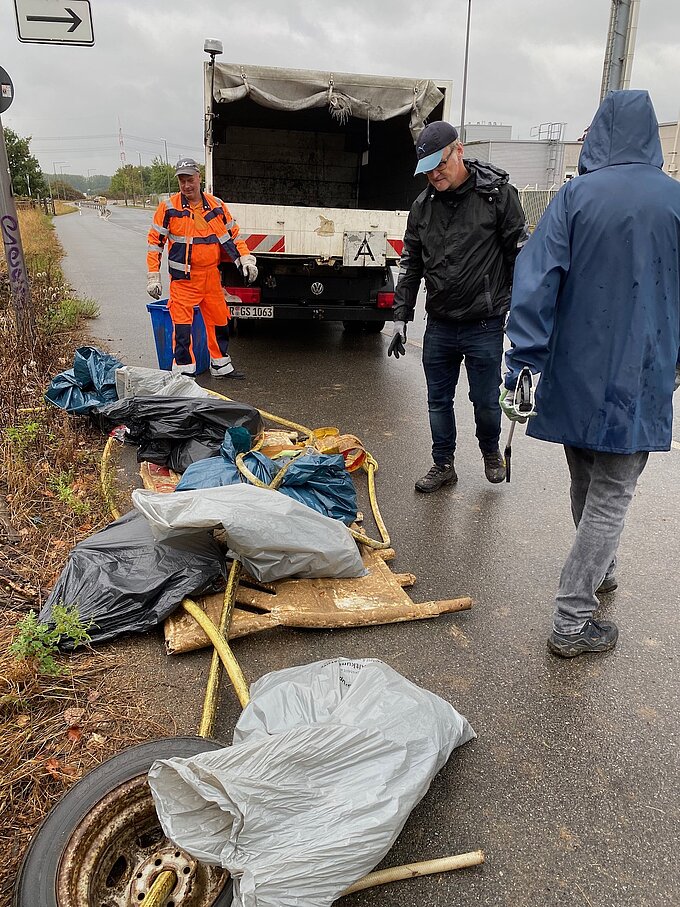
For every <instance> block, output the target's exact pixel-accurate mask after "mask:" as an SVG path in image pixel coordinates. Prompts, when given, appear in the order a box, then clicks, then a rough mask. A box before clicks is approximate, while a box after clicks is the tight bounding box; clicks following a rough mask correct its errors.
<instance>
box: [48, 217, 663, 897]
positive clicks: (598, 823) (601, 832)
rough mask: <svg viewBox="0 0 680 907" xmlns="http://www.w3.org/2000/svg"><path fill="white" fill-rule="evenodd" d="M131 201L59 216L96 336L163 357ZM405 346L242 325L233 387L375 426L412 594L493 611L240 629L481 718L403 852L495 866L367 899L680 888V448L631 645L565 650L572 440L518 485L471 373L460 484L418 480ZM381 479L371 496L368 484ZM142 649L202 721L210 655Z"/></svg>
mask: <svg viewBox="0 0 680 907" xmlns="http://www.w3.org/2000/svg"><path fill="white" fill-rule="evenodd" d="M112 211H113V213H112V216H111V218H110V219H109V220H108V221H104V220H102V219H100V218H98V217H97V216H96V215H95V214H94V213H93V212H90V211H84V212H83V214H82V215H77V214H76V215H70V216H68V217H60V218H57V219H56V225H57V230H58V234H59V237H60V239H61V241H62V243H63V245H64V248H65V249H66V251H67V257H66V260H65V271H66V274H67V277H68V279H69V280H70V281H71V282H72V284H73V285H74V286H75V287H76V288H77V289H78V290H79V291H80V292H81V293H83V294H85V295H88V296H91V297H93V298H95V299H96V300H97V302H98V303H99V305H100V307H101V315H100V317H99V318H98V319H97V320H96V321H94V322H93V332H94V334H95V335H96V336H98V337H100V338H101V339H102V340H104V341H105V342H106V343H107V346H108V348H109V349H110V350H111V351H112V352H114V353H116V354H117V355H118V356H119V357H120V358H122V359H123V360H124V361H125V362H126V363H127V364H130V365H145V366H155V365H156V362H155V355H154V344H153V338H152V334H151V327H150V323H149V320H148V315H147V312H146V308H145V303H146V301H147V297H146V294H145V281H146V266H145V260H144V257H145V252H146V239H145V234H146V230H147V227H148V223H149V221H150V217H151V214H150V212H148V211H147V212H141V211H132V210H121V209H116V208H113V209H112ZM164 279H165V278H164ZM413 334H414V336H416V337H417V332H416V331H414V332H413ZM387 343H388V338H387V331H386V332H385V333H384V334H383V335H378V336H362V335H360V336H348V335H345V334H344V333H343V331H342V329H341V327H340V326H336V325H308V326H276V325H273V324H269V325H263V324H258V325H256V326H254V328H253V329H251V330H249V331H247V332H245V333H243V334H242V335H240V336H238V337H236V338H235V339H234V341H233V345H232V350H231V351H232V355H233V358H234V360H235V362H236V363H237V365H238V366H239V368H242V369H244V370H245V372H246V373H247V380H246V381H244V382H240V383H239V384H238V386H237V387H234V385H230V386H229V389H228V391H227V393H229V392H231V394H232V395H233V396H238V398H240V399H241V400H244V401H246V402H249V403H252V404H254V405H256V406H259V407H261V408H264V409H267V410H269V411H270V412H275V413H277V414H279V415H282V416H285V417H288V418H291V419H293V420H296V421H299V422H302V423H303V424H306V425H309V426H311V427H315V426H321V425H337V426H339V427H340V428H341V429H342V430H343V431H349V432H352V433H354V434H357V435H358V436H359V437H361V438H362V439H363V440H364V442H365V444H366V446H367V448H368V449H369V450H370V451H371V452H372V453H373V454H374V456H375V457H376V458H377V460H378V462H379V464H380V469H379V473H378V479H377V481H378V493H379V498H380V504H381V509H382V512H383V516H384V518H385V520H386V523H387V526H388V528H389V530H390V533H391V536H392V539H393V543H394V547H395V548H396V550H397V560H396V561H395V562H394V564H393V567H394V569H395V570H397V571H410V572H413V573H415V574H416V575H417V577H418V581H417V584H416V586H415V587H414V589H413V591H412V595H413V598H414V599H415V600H416V601H429V600H432V599H446V598H451V597H454V596H457V595H461V594H471V595H472V596H473V598H474V599H475V607H474V609H473V610H472V611H470V612H467V613H461V614H458V615H449V616H443V617H439V618H436V619H434V620H428V621H419V622H414V623H408V624H396V625H392V626H386V627H376V628H368V629H358V630H346V631H316V632H302V631H291V630H283V629H281V630H274V631H270V632H268V633H266V634H261V635H259V636H254V637H250V638H247V639H243V640H239V641H237V642H236V643H235V644H234V650H235V652H236V655H237V657H238V659H239V661H240V663H241V665H242V667H243V670H244V672H245V674H246V676H247V677H248V678H249V679H250V680H253V679H255V678H257V677H259V676H260V675H262V674H263V673H266V672H267V671H270V670H274V669H278V668H282V667H284V666H288V665H292V664H296V663H304V662H308V661H313V660H317V659H323V658H328V657H331V656H337V655H345V656H349V657H352V658H358V657H363V656H371V657H378V658H381V659H383V660H384V661H386V662H387V663H389V664H390V665H392V666H393V667H394V668H395V669H397V670H398V671H400V672H401V673H402V674H404V675H405V676H406V677H408V678H409V679H410V680H412V681H414V682H415V683H417V684H420V685H421V686H423V687H426V688H428V689H430V690H433V691H434V692H436V693H438V694H439V695H440V696H443V697H444V698H445V699H447V700H448V701H450V702H451V703H452V704H453V705H454V706H455V707H456V708H457V709H458V710H459V711H460V712H462V713H463V714H464V715H466V716H467V718H468V719H469V720H470V722H471V723H472V725H473V727H474V728H475V730H476V731H477V734H478V738H477V740H475V741H473V742H471V743H469V744H467V745H466V746H464V747H463V748H461V749H460V750H458V751H457V752H455V753H454V754H453V756H452V757H451V759H450V760H449V762H448V764H447V765H446V766H445V767H444V769H443V770H442V771H441V773H440V774H439V776H438V777H437V778H436V779H435V781H434V783H433V784H432V787H431V789H430V791H429V792H428V794H427V795H426V796H425V798H424V800H423V801H422V802H421V804H420V805H419V806H418V808H417V809H416V810H415V812H414V813H413V815H412V816H411V818H410V819H409V821H408V823H407V825H406V827H405V829H404V831H403V833H402V835H401V836H400V838H399V840H398V841H397V843H396V844H395V846H394V848H393V850H392V851H391V852H390V854H389V855H388V857H387V859H386V860H385V864H386V865H394V864H399V863H403V862H408V861H415V860H423V859H429V858H436V857H440V856H444V855H446V854H452V853H458V852H463V851H467V850H473V849H475V848H478V847H481V848H483V849H484V850H485V851H486V855H487V859H486V863H485V865H484V866H483V867H479V868H477V869H474V870H466V871H464V872H459V873H450V874H448V875H442V876H435V877H431V878H427V879H420V880H415V881H411V882H408V883H401V884H398V885H393V886H388V887H386V888H383V889H375V890H373V891H368V892H365V893H363V894H359V895H355V896H354V898H353V899H348V900H347V903H348V904H356V905H375V904H378V903H380V904H382V905H400V907H406V905H409V907H410V905H413V904H416V903H422V904H428V905H441V907H444V905H446V907H450V905H457V904H460V905H463V904H465V905H470V907H473V905H474V907H477V905H508V907H510V905H512V907H515V905H517V907H519V905H522V907H546V905H576V907H581V905H582V907H596V905H597V907H605V905H611V907H644V905H650V907H651V905H661V904H664V905H671V904H679V903H680V859H679V858H678V855H677V846H678V840H679V839H680V808H679V804H680V784H679V780H678V779H679V774H678V768H679V751H678V744H679V742H680V737H679V733H678V715H679V713H680V710H679V708H678V706H679V699H680V697H679V681H680V670H679V660H678V644H679V639H678V598H679V594H678V554H679V550H680V543H679V541H678V528H677V527H678V502H679V498H680V495H679V492H678V475H679V470H680V449H674V450H672V451H671V452H670V453H667V454H654V455H652V456H651V458H650V462H649V466H648V468H647V470H646V472H645V473H644V474H643V477H642V479H641V481H640V485H639V488H638V491H637V493H636V496H635V500H634V502H633V504H632V506H631V510H630V513H629V518H628V525H627V528H626V531H625V533H624V537H623V541H622V544H621V549H620V567H619V570H618V579H619V583H620V585H619V589H618V591H617V592H616V593H614V594H613V595H609V596H606V597H604V598H603V601H602V609H601V610H602V613H603V614H606V615H607V616H608V617H611V618H614V619H615V620H616V621H617V623H618V624H619V627H620V630H621V637H620V642H619V645H618V647H617V649H616V650H615V651H614V652H613V653H611V654H609V655H606V656H598V657H591V658H579V659H576V660H574V661H562V660H558V659H555V658H554V657H552V656H551V655H549V654H548V653H547V651H546V646H545V640H546V637H547V634H548V631H549V629H550V625H551V613H552V597H553V595H554V592H555V588H556V584H557V580H558V576H559V572H560V568H561V564H562V562H563V560H564V557H565V555H566V553H567V551H568V549H569V546H570V544H571V541H572V537H573V527H572V526H571V521H570V514H569V501H568V485H567V470H566V465H565V462H564V456H563V453H562V451H561V449H560V448H558V447H557V446H556V445H551V444H546V443H542V442H537V441H534V440H531V439H528V438H526V437H524V436H523V434H522V432H521V431H518V432H517V434H516V436H515V441H514V444H513V467H514V468H513V481H512V483H511V484H509V485H506V484H503V485H499V486H492V485H489V484H488V483H487V482H486V481H485V479H484V475H483V471H482V463H481V459H480V456H479V452H478V450H477V447H476V441H475V438H474V426H473V420H472V409H471V405H470V404H469V403H468V401H467V399H466V393H465V390H464V388H461V391H460V393H459V403H458V405H457V415H458V422H459V449H458V451H457V456H456V467H457V470H458V474H459V477H460V478H459V482H458V484H457V485H456V486H455V487H450V488H447V489H445V490H442V491H440V492H439V493H437V494H434V495H427V496H424V495H418V494H417V493H416V492H415V491H414V488H413V483H414V481H415V479H416V478H418V476H419V475H421V474H422V473H424V472H425V471H426V470H427V469H428V468H429V466H430V453H429V450H430V439H429V431H428V424H427V413H426V403H425V390H424V380H423V376H422V370H421V365H420V350H419V348H418V343H419V342H418V341H417V340H416V342H414V343H411V344H409V349H408V353H407V356H406V357H405V359H400V360H399V361H398V362H395V361H394V360H388V359H387V356H386V349H387ZM201 380H203V379H201ZM208 381H210V379H208ZM213 386H214V387H215V389H218V388H219V389H221V387H220V383H219V382H215V383H214V385H213ZM504 437H505V435H504ZM675 437H676V440H678V437H679V435H678V429H677V428H676V434H675ZM360 492H361V494H362V496H363V502H362V503H363V506H364V509H365V510H368V503H367V499H366V496H365V487H364V486H361V487H360ZM124 644H125V645H126V646H129V649H130V664H131V670H134V671H137V672H140V673H142V674H144V672H146V675H147V676H148V677H149V681H150V682H149V696H150V698H152V699H153V697H154V696H159V697H161V698H163V699H164V700H165V701H166V702H167V701H168V700H170V701H173V702H174V703H176V715H177V722H178V730H180V731H184V732H189V733H191V732H192V731H193V729H194V728H195V726H196V724H197V721H198V717H199V714H200V709H201V703H202V691H203V687H204V679H205V674H206V671H207V665H208V657H207V655H206V653H197V654H195V655H192V656H179V657H176V658H168V657H166V656H165V655H164V654H163V649H162V644H161V638H160V634H151V635H150V636H148V637H147V638H145V639H130V640H127V641H126V642H125V643H124ZM237 715H238V706H237V704H236V701H235V697H234V696H233V694H232V693H231V691H230V689H229V688H228V687H224V688H223V692H222V697H221V708H220V715H219V728H218V736H219V737H220V739H223V740H225V741H227V742H228V741H229V740H230V735H231V729H232V728H233V724H234V721H235V720H236V717H237Z"/></svg>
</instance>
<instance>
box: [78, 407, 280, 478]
mask: <svg viewBox="0 0 680 907" xmlns="http://www.w3.org/2000/svg"><path fill="white" fill-rule="evenodd" d="M92 416H93V418H94V419H95V420H96V421H97V423H98V424H99V426H100V428H102V429H103V430H104V431H106V432H109V431H111V429H113V428H116V427H117V426H119V425H125V426H126V427H127V429H128V433H127V434H126V438H125V440H126V441H129V442H130V443H132V444H138V445H139V450H138V451H137V460H138V462H140V463H141V462H142V461H143V460H148V461H149V462H150V463H156V464H157V465H158V466H169V467H170V469H174V471H175V472H180V473H181V472H184V470H185V469H186V468H187V467H188V466H189V465H190V464H191V463H195V462H197V461H198V460H204V459H206V458H207V457H215V456H217V454H218V453H219V450H220V446H221V445H222V442H223V441H224V433H225V431H226V430H227V428H231V427H233V426H236V425H239V426H243V427H244V428H247V429H248V431H249V432H250V434H251V435H252V436H253V437H254V436H255V435H257V434H259V433H260V432H261V431H262V428H263V423H262V417H261V416H260V413H259V412H258V411H257V410H256V409H255V407H254V406H249V405H248V404H247V403H237V402H236V401H231V400H220V399H219V398H217V397H214V398H209V399H201V398H195V397H193V398H192V397H127V398H126V399H124V400H119V401H118V402H117V403H110V404H109V405H108V406H100V407H97V409H95V410H93V411H92Z"/></svg>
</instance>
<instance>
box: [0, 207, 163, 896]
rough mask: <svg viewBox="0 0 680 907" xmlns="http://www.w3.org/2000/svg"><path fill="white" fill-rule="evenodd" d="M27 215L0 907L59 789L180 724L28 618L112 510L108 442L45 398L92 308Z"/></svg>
mask: <svg viewBox="0 0 680 907" xmlns="http://www.w3.org/2000/svg"><path fill="white" fill-rule="evenodd" d="M19 218H20V226H21V235H22V241H23V247H24V255H25V258H26V264H27V268H28V271H29V275H30V281H31V293H32V306H33V310H34V312H35V313H36V319H35V320H36V331H35V334H34V335H32V336H30V337H27V336H25V335H23V336H22V335H19V334H18V332H17V330H16V326H15V320H14V311H13V304H12V297H11V287H10V284H9V281H8V278H7V271H6V267H5V263H4V260H2V259H1V258H0V376H1V377H0V411H1V412H2V413H3V423H2V429H1V431H0V589H2V591H3V593H4V595H3V599H4V604H5V607H4V609H3V610H2V611H1V612H0V765H2V772H1V773H0V847H2V849H3V853H4V854H5V855H6V859H5V860H3V862H2V866H0V907H6V905H9V904H10V903H11V902H12V886H13V881H14V878H15V876H16V873H17V870H18V866H19V862H20V860H21V857H22V855H23V852H24V850H25V847H26V845H27V844H28V842H29V840H30V838H31V836H32V834H33V832H34V830H35V828H36V826H37V825H38V824H39V822H40V821H41V820H42V818H43V817H44V815H45V814H46V813H47V812H48V811H49V809H50V808H51V807H52V806H53V805H54V803H55V802H56V801H57V800H58V799H59V797H60V796H61V795H62V794H63V793H64V790H65V789H66V788H68V787H69V786H70V785H71V784H73V783H74V782H75V781H77V780H78V779H79V778H80V777H81V776H82V775H83V774H84V773H85V772H86V771H87V770H88V769H90V768H92V767H93V766H94V765H95V764H97V763H98V762H100V761H101V760H102V759H104V758H107V757H108V756H110V755H112V754H114V753H115V752H118V751H119V750H121V749H123V748H125V747H126V746H129V745H131V744H134V743H139V742H141V741H143V740H145V739H148V738H149V737H151V736H167V735H168V734H172V733H173V728H172V721H171V719H170V718H169V717H168V715H167V712H166V713H165V714H160V715H158V716H153V717H152V716H151V715H150V714H148V705H147V703H146V697H145V695H144V692H143V691H140V690H137V689H135V688H134V686H131V684H132V683H133V682H132V681H131V680H130V678H129V676H127V672H126V670H125V667H126V662H125V657H124V652H123V651H122V650H117V649H114V648H113V647H108V648H106V649H98V650H97V651H96V652H93V651H91V650H88V649H86V650H84V653H81V651H80V650H79V651H78V653H76V654H74V655H69V656H64V655H60V654H58V652H57V651H56V649H55V650H54V653H53V655H54V657H53V658H52V654H51V652H50V649H49V646H50V645H51V643H52V639H51V637H50V636H49V633H47V628H44V629H41V626H40V625H39V624H37V622H36V621H35V620H32V619H30V618H29V620H28V622H27V620H26V618H27V615H28V614H29V613H30V611H31V610H32V611H35V612H38V611H39V610H40V607H41V605H42V603H43V602H44V600H45V598H46V596H47V594H48V592H49V590H50V589H51V587H52V586H53V585H54V582H55V581H56V579H57V578H58V576H59V574H60V572H61V570H62V568H63V566H64V563H65V560H66V558H67V556H68V553H69V551H70V550H71V548H73V547H74V546H75V545H76V544H77V543H78V542H79V541H81V540H82V539H84V538H86V537H88V536H89V535H91V534H92V533H93V532H95V531H96V530H97V529H100V528H102V527H103V526H105V525H107V524H108V523H109V522H110V521H111V517H110V513H109V509H108V506H107V504H106V502H105V500H104V497H103V495H102V491H101V488H100V483H99V466H100V457H101V452H102V450H103V447H104V439H103V438H102V437H101V434H100V433H99V432H95V431H94V430H92V429H91V428H90V427H89V423H88V422H86V420H84V419H81V418H75V417H70V416H68V415H66V414H65V413H63V412H62V411H60V410H57V409H56V408H54V407H52V406H48V405H46V404H45V402H44V392H45V390H46V388H47V385H48V383H49V380H50V378H51V377H52V376H53V375H54V374H55V373H57V372H59V371H63V370H64V369H67V368H70V367H71V365H72V363H73V354H74V351H75V349H76V348H77V347H78V346H80V345H82V344H83V337H84V334H85V332H86V326H85V319H86V318H88V317H93V316H94V315H96V314H97V307H96V304H95V303H94V302H93V301H92V300H83V299H78V298H77V297H76V296H75V295H74V294H73V292H72V290H71V289H70V288H69V287H68V286H67V285H66V284H65V281H64V277H63V274H62V271H61V266H60V262H61V257H62V250H61V247H60V245H59V242H58V240H57V237H56V235H55V232H54V229H53V227H52V224H51V222H50V219H49V218H47V217H46V216H45V215H44V214H43V213H42V212H41V211H38V210H27V211H21V212H20V215H19ZM29 630H31V633H32V635H31V634H29V633H28V631H29ZM29 636H30V638H29ZM43 650H44V651H43ZM21 652H23V653H24V655H25V657H24V658H17V653H21ZM41 653H42V654H41ZM42 655H44V657H42Z"/></svg>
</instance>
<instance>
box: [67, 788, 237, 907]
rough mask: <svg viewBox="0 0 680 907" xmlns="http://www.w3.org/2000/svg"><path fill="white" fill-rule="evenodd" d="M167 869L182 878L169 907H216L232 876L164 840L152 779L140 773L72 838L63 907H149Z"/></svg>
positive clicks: (93, 813)
mask: <svg viewBox="0 0 680 907" xmlns="http://www.w3.org/2000/svg"><path fill="white" fill-rule="evenodd" d="M164 870H171V871H173V872H174V873H175V875H176V876H177V882H176V884H175V888H174V889H173V892H172V894H171V895H170V897H169V898H168V900H167V905H166V907H211V905H213V904H214V903H215V901H216V899H217V897H218V896H219V894H220V893H221V892H222V891H223V889H224V887H225V885H226V883H227V880H228V878H229V874H228V873H227V872H226V870H223V869H221V868H220V867H216V866H208V865H206V864H204V863H199V862H198V861H197V860H195V859H194V858H193V857H190V856H189V854H187V853H186V852H185V851H183V850H181V849H180V848H179V847H176V846H175V845H174V844H172V842H170V841H169V840H168V839H167V838H166V837H165V836H164V834H163V831H162V829H161V826H160V824H159V822H158V817H157V816H156V810H155V808H154V804H153V799H152V797H151V791H150V789H149V786H148V784H147V781H146V775H145V774H144V775H139V776H137V777H136V778H133V779H132V780H131V781H127V782H126V783H124V784H121V785H120V786H119V787H116V788H114V790H112V791H111V792H110V793H109V794H107V795H106V796H105V797H104V798H103V799H102V800H100V801H99V803H97V805H96V806H94V807H93V808H92V809H91V810H90V811H89V812H88V813H87V814H86V815H85V816H84V817H83V819H82V820H81V821H80V823H79V824H78V826H77V827H76V828H75V830H74V831H73V833H72V834H71V837H70V838H69V841H68V843H67V845H66V847H65V848H64V852H63V854H62V856H61V860H60V863H59V871H58V873H57V880H56V899H57V904H58V905H59V907H84V905H95V904H96V905H97V907H132V905H143V903H144V900H145V899H146V894H147V893H148V891H149V889H150V888H151V885H152V884H153V882H154V880H155V879H156V878H157V876H158V875H159V874H160V873H161V872H163V871H164Z"/></svg>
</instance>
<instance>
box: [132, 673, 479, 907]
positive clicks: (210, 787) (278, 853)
mask: <svg viewBox="0 0 680 907" xmlns="http://www.w3.org/2000/svg"><path fill="white" fill-rule="evenodd" d="M251 695H252V699H251V701H250V703H249V705H248V706H246V708H245V709H244V711H243V714H242V715H241V718H240V719H239V721H238V723H237V725H236V730H235V732H234V744H233V746H231V747H227V748H225V749H223V750H215V751H213V752H210V753H203V754H201V755H199V756H194V757H192V758H189V759H177V758H175V759H164V760H159V761H157V762H155V763H154V764H153V765H152V766H151V769H150V771H149V785H150V787H151V792H152V794H153V798H154V802H155V805H156V810H157V812H158V817H159V819H160V822H161V825H162V826H163V830H164V832H165V834H166V835H167V836H168V837H169V838H170V839H171V840H172V841H174V842H175V843H176V844H177V845H179V846H180V847H182V848H184V849H185V850H186V851H188V852H189V853H190V854H191V855H192V856H194V857H196V858H197V859H199V860H202V861H203V862H206V863H212V864H217V865H221V866H223V867H225V868H226V869H228V870H229V872H230V874H231V875H232V878H233V879H234V904H235V905H237V907H239V905H241V907H289V905H290V907H293V905H295V907H325V905H330V904H332V903H333V901H334V900H335V899H336V898H337V897H338V896H339V895H340V894H341V893H342V892H343V891H344V890H345V889H346V888H347V887H348V886H349V885H351V884H352V883H353V882H355V881H357V879H360V878H361V877H362V876H364V875H365V874H366V873H367V872H370V870H371V869H373V867H374V866H375V865H376V864H377V863H379V862H380V860H382V858H383V857H384V856H385V854H386V853H387V852H388V851H389V849H390V848H391V847H392V845H393V843H394V841H395V840H396V838H397V836H398V835H399V832H400V831H401V829H402V828H403V826H404V823H405V822H406V819H407V818H408V816H409V814H410V812H411V810H412V809H413V808H414V807H415V805H416V804H417V803H418V802H419V800H420V799H421V798H422V797H423V795H424V794H425V793H426V791H427V789H428V787H429V786H430V783H431V781H432V779H433V778H434V776H435V775H436V774H437V772H438V771H439V770H440V769H441V768H442V766H443V765H444V763H445V762H446V760H447V759H448V758H449V756H450V754H451V752H452V751H453V749H454V748H455V747H457V746H460V745H461V744H463V743H465V742H466V741H468V740H470V739H472V738H473V737H474V736H475V733H474V731H473V730H472V728H471V727H470V725H469V723H468V722H467V720H466V719H465V718H464V717H463V716H462V715H459V714H458V712H456V710H455V709H454V708H453V707H452V706H451V705H449V703H447V702H445V701H444V700H443V699H440V698H439V697H438V696H435V695H434V694H433V693H430V692H428V691H427V690H423V689H421V688H420V687H417V686H415V685H414V684H412V683H410V682H409V681H408V680H406V679H405V678H404V677H402V676H401V675H400V674H398V673H397V672H396V671H394V670H393V669H392V668H390V667H388V665H386V664H383V663H382V662H380V661H376V660H362V661H349V660H347V659H343V658H339V659H335V660H333V661H326V662H316V663H314V664H309V665H303V666H300V667H294V668H288V669H286V670H283V671H276V672H274V673H272V674H267V675H266V676H265V677H263V678H261V680H259V681H257V683H255V684H254V685H253V687H252V688H251Z"/></svg>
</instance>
